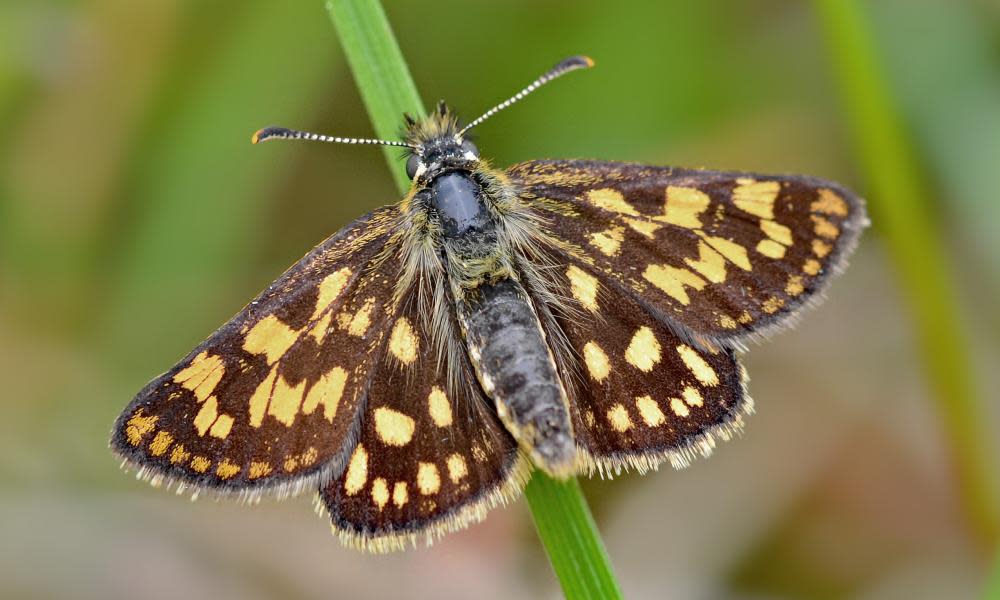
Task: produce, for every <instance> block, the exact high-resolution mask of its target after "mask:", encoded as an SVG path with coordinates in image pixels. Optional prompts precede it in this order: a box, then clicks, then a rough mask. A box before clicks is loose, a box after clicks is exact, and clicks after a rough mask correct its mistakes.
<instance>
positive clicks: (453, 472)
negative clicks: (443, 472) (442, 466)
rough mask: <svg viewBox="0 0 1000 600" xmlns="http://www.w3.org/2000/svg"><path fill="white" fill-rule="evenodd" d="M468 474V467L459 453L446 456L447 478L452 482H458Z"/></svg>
mask: <svg viewBox="0 0 1000 600" xmlns="http://www.w3.org/2000/svg"><path fill="white" fill-rule="evenodd" d="M468 474H469V468H468V466H466V464H465V458H463V457H462V455H461V454H452V455H451V456H449V457H448V479H451V482H452V483H458V482H459V481H461V480H462V478H463V477H465V476H466V475H468Z"/></svg>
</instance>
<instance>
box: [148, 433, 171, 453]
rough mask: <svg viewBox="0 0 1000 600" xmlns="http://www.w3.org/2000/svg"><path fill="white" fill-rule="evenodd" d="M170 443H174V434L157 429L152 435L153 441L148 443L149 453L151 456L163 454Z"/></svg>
mask: <svg viewBox="0 0 1000 600" xmlns="http://www.w3.org/2000/svg"><path fill="white" fill-rule="evenodd" d="M172 443H174V436H172V435H170V433H169V432H167V431H158V432H156V435H155V436H153V441H151V442H150V443H149V453H150V454H152V455H153V456H163V455H164V454H165V453H166V452H167V448H170V444H172Z"/></svg>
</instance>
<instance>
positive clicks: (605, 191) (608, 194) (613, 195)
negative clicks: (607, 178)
mask: <svg viewBox="0 0 1000 600" xmlns="http://www.w3.org/2000/svg"><path fill="white" fill-rule="evenodd" d="M587 200H588V201H589V202H590V203H591V204H593V205H594V206H596V207H598V208H603V209H604V210H607V211H611V212H615V213H620V214H623V215H629V216H633V217H637V216H639V213H638V211H636V210H635V209H634V208H633V207H632V205H631V204H629V203H628V202H626V201H625V197H624V196H622V193H621V192H619V191H618V190H613V189H611V188H601V189H598V190H589V191H588V192H587Z"/></svg>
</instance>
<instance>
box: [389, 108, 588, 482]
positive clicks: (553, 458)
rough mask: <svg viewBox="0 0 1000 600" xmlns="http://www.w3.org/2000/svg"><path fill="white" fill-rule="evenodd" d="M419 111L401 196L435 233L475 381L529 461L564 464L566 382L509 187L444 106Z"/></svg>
mask: <svg viewBox="0 0 1000 600" xmlns="http://www.w3.org/2000/svg"><path fill="white" fill-rule="evenodd" d="M442 106H443V105H442ZM427 121H429V123H428V122H421V123H411V124H410V125H409V129H410V131H412V132H414V134H413V136H412V138H413V139H414V140H416V141H418V142H419V146H418V150H417V151H416V152H415V153H414V155H413V156H412V157H411V158H410V161H409V162H408V165H407V170H408V171H409V173H410V176H411V178H412V179H413V182H414V191H413V193H412V195H411V198H412V200H411V202H410V203H409V204H410V207H411V208H412V209H413V210H416V211H422V212H423V213H424V214H423V215H422V218H420V219H419V221H420V222H423V223H426V229H427V232H428V237H429V238H431V239H433V240H434V246H435V249H436V251H437V255H438V256H439V258H440V264H441V265H442V267H443V269H442V272H441V273H440V274H439V276H440V277H443V278H444V279H446V280H447V282H446V285H445V286H444V287H445V288H446V289H447V290H449V292H450V293H449V294H448V295H449V296H450V303H449V304H450V305H451V309H450V310H451V311H452V314H453V315H454V316H453V318H454V319H456V320H457V322H458V325H459V330H460V332H461V335H462V337H463V338H464V339H463V340H462V342H463V343H462V344H461V345H462V346H463V347H464V348H465V351H466V353H467V356H468V359H469V361H470V362H471V364H472V367H473V369H474V371H475V375H476V379H477V380H478V384H479V385H480V386H481V387H482V389H483V391H485V392H486V394H487V396H489V397H490V398H491V399H492V400H493V401H494V402H495V404H496V408H497V412H498V414H499V416H500V418H501V420H502V421H503V422H504V424H505V426H506V427H507V429H508V430H509V431H510V432H511V433H512V434H513V435H514V437H515V438H517V439H518V442H519V443H520V445H521V446H522V447H523V448H524V449H525V450H526V451H528V452H529V453H530V454H531V455H532V456H533V458H534V460H535V463H536V464H538V465H540V466H542V467H543V468H545V469H546V470H548V471H550V472H552V473H555V474H562V473H565V472H568V471H569V470H570V469H571V468H572V467H573V466H574V460H575V456H576V449H575V446H574V443H573V434H572V425H571V423H570V416H569V410H568V404H567V399H566V391H565V388H564V386H563V384H562V381H561V378H560V376H559V369H558V368H557V365H556V361H555V358H554V356H553V352H552V350H551V349H550V347H549V342H548V340H547V339H546V336H545V333H544V329H543V327H542V325H541V323H540V321H539V316H538V312H537V309H536V306H535V304H534V302H533V300H532V296H531V294H530V293H529V290H528V288H527V287H526V284H525V283H524V281H523V279H524V278H523V275H524V274H522V273H521V272H520V270H521V268H527V265H526V262H527V261H523V260H520V259H519V257H518V255H517V250H516V248H517V246H518V243H517V241H516V240H513V239H511V238H512V234H511V229H512V228H516V227H517V226H516V225H514V224H513V223H512V221H511V220H512V219H514V220H516V219H518V215H516V214H512V211H513V212H516V209H514V208H512V207H511V206H509V205H505V203H506V202H507V201H508V200H509V198H508V196H511V197H512V196H513V195H514V194H513V192H512V191H511V190H510V189H509V184H505V182H504V181H503V178H502V175H501V174H499V173H497V172H495V171H493V170H492V169H490V168H489V166H488V165H486V164H485V162H483V161H481V160H480V159H479V156H478V149H476V147H475V146H474V145H473V144H471V143H470V142H468V141H466V140H463V139H462V138H461V137H459V136H458V135H457V133H456V131H457V129H456V126H457V125H456V124H457V121H455V120H454V118H453V117H452V116H451V114H450V113H449V112H448V111H447V109H446V108H442V107H439V108H438V110H437V111H435V112H434V113H433V114H432V115H431V116H430V117H429V118H428V120H427ZM522 220H523V219H522ZM519 267H520V268H519ZM442 317H443V315H442ZM434 320H436V321H438V322H441V321H443V320H445V319H443V318H442V319H434ZM440 337H442V338H446V337H447V336H445V335H442V336H440Z"/></svg>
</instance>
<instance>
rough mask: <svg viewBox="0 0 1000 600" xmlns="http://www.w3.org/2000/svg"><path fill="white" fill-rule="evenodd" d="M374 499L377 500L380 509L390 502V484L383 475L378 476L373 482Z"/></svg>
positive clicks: (376, 503)
mask: <svg viewBox="0 0 1000 600" xmlns="http://www.w3.org/2000/svg"><path fill="white" fill-rule="evenodd" d="M372 501H373V502H375V506H378V509H379V510H382V509H383V508H385V505H386V503H387V502H389V485H388V484H387V483H386V482H385V479H382V478H381V477H376V478H375V481H373V482H372Z"/></svg>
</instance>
